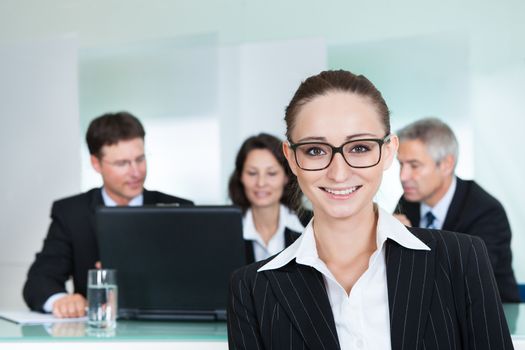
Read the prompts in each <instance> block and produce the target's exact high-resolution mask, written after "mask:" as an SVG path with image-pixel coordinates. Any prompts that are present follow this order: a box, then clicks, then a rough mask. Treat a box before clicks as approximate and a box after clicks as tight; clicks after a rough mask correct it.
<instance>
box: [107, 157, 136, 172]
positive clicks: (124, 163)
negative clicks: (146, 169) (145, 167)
mask: <svg viewBox="0 0 525 350" xmlns="http://www.w3.org/2000/svg"><path fill="white" fill-rule="evenodd" d="M102 161H103V162H104V163H106V164H109V165H111V166H113V167H115V168H117V169H122V170H123V169H128V168H129V167H131V166H132V165H133V164H134V165H135V166H140V165H142V164H144V163H145V162H146V156H145V155H143V156H140V157H137V158H135V159H133V160H131V159H119V160H114V161H108V160H102Z"/></svg>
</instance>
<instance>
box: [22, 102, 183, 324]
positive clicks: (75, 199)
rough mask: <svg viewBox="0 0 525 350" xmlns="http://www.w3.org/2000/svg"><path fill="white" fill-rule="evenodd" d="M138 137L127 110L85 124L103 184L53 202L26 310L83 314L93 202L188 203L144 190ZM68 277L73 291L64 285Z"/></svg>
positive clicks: (91, 257) (91, 263)
mask: <svg viewBox="0 0 525 350" xmlns="http://www.w3.org/2000/svg"><path fill="white" fill-rule="evenodd" d="M144 136H145V132H144V128H143V127H142V124H141V123H140V121H139V120H138V119H137V118H136V117H134V116H133V115H131V114H130V113H127V112H120V113H115V114H111V113H108V114H104V115H102V116H100V117H98V118H96V119H94V120H93V121H92V122H91V123H90V125H89V127H88V130H87V133H86V141H87V144H88V148H89V153H90V154H91V164H92V166H93V168H94V169H95V170H96V171H97V172H98V173H99V174H100V175H101V176H102V181H103V187H102V188H94V189H91V190H89V191H88V192H85V193H81V194H78V195H76V196H72V197H69V198H65V199H61V200H58V201H56V202H54V203H53V207H52V210H51V219H52V221H51V225H50V227H49V231H48V233H47V237H46V239H45V240H44V246H43V248H42V251H41V252H39V253H38V254H37V255H36V259H35V261H34V262H33V264H32V265H31V267H30V269H29V272H28V275H27V281H26V283H25V286H24V290H23V295H24V299H25V301H26V303H27V305H28V306H29V307H30V308H31V309H32V310H36V311H44V312H53V314H54V315H55V316H57V317H79V316H83V315H84V314H85V307H86V305H87V302H86V284H87V271H88V270H89V269H93V268H95V267H96V265H98V264H99V263H98V261H99V253H98V247H97V241H96V237H95V222H94V221H95V210H96V208H97V207H99V206H103V205H105V206H117V205H118V206H127V205H129V206H140V205H144V204H158V203H178V204H180V205H192V204H193V203H192V202H191V201H188V200H186V199H182V198H177V197H173V196H170V195H167V194H164V193H161V192H157V191H148V190H146V189H144V181H145V179H146V157H145V154H144ZM70 277H73V284H74V289H75V290H74V293H73V294H68V293H67V292H66V289H65V282H66V281H67V280H68V279H69V278H70Z"/></svg>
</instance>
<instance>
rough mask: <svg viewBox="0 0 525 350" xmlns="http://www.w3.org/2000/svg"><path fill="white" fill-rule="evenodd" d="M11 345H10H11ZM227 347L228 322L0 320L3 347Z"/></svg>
mask: <svg viewBox="0 0 525 350" xmlns="http://www.w3.org/2000/svg"><path fill="white" fill-rule="evenodd" d="M504 308H505V315H506V317H507V320H508V323H509V328H510V330H511V334H512V340H513V343H514V347H515V348H516V349H518V350H525V304H523V303H522V304H506V305H504ZM7 345H8V347H7ZM95 345H96V348H97V350H98V349H117V350H118V349H132V350H134V349H148V350H155V349H181V350H191V349H199V350H213V349H223V350H224V349H227V348H228V342H227V335H226V323H224V322H152V321H147V322H142V321H119V322H118V327H117V329H116V330H115V332H114V334H107V333H92V332H91V331H90V329H88V327H87V326H86V324H85V323H84V322H71V323H54V324H49V325H22V326H21V325H18V324H15V323H12V322H9V321H4V320H0V348H2V349H3V348H8V349H14V350H17V349H58V350H60V349H72V348H73V349H75V350H77V349H78V350H82V349H92V348H94V346H95Z"/></svg>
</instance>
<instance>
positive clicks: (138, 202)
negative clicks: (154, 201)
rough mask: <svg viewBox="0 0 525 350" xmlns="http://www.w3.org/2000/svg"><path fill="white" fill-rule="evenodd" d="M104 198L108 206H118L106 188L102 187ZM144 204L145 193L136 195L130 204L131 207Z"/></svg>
mask: <svg viewBox="0 0 525 350" xmlns="http://www.w3.org/2000/svg"><path fill="white" fill-rule="evenodd" d="M102 200H103V201H104V205H105V206H106V207H116V206H117V205H118V204H117V202H115V201H114V200H113V199H112V198H111V197H110V196H109V194H108V193H107V192H106V188H105V187H102ZM143 204H144V194H143V193H141V194H139V195H138V196H136V197H133V198H132V199H131V200H130V201H129V203H128V206H130V207H140V206H141V205H143Z"/></svg>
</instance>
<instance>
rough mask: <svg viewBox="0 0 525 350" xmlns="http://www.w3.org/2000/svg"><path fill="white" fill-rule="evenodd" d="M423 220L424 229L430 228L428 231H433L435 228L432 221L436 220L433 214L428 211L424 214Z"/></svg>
mask: <svg viewBox="0 0 525 350" xmlns="http://www.w3.org/2000/svg"><path fill="white" fill-rule="evenodd" d="M425 220H426V223H427V225H426V228H430V229H435V228H436V226H435V225H434V220H436V217H435V216H434V214H432V212H431V211H428V212H427V213H426V214H425Z"/></svg>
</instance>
